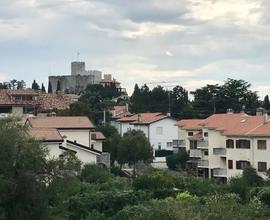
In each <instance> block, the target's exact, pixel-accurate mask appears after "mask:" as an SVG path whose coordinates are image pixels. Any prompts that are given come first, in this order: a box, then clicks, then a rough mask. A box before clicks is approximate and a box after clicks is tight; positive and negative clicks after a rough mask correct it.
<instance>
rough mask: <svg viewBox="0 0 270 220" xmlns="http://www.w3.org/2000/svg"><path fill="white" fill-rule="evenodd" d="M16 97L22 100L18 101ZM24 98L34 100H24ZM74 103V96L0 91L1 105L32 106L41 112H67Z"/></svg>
mask: <svg viewBox="0 0 270 220" xmlns="http://www.w3.org/2000/svg"><path fill="white" fill-rule="evenodd" d="M16 96H22V98H19V99H16V98H15V97H16ZM24 96H30V97H32V98H23V97H24ZM74 101H75V99H74V97H73V96H70V95H66V94H63V93H57V94H55V93H44V92H40V91H39V92H37V91H35V90H33V89H14V90H12V89H0V105H32V106H36V107H37V108H38V109H39V111H40V112H48V111H51V110H55V109H57V110H66V109H69V106H70V104H72V103H73V102H74Z"/></svg>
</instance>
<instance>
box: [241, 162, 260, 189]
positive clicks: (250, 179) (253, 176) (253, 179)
mask: <svg viewBox="0 0 270 220" xmlns="http://www.w3.org/2000/svg"><path fill="white" fill-rule="evenodd" d="M243 180H244V181H245V182H246V183H247V184H248V185H249V186H262V185H263V178H262V177H260V176H259V175H258V174H257V172H256V169H255V168H253V167H251V166H248V167H246V168H245V169H244V170H243Z"/></svg>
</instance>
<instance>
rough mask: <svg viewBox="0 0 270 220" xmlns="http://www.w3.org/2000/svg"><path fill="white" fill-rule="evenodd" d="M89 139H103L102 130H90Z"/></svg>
mask: <svg viewBox="0 0 270 220" xmlns="http://www.w3.org/2000/svg"><path fill="white" fill-rule="evenodd" d="M91 139H92V140H105V139H106V138H105V136H104V135H103V134H102V132H99V131H96V132H91Z"/></svg>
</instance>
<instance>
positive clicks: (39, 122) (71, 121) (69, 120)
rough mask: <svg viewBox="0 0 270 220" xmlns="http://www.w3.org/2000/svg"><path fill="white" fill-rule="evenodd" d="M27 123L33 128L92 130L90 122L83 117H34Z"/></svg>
mask: <svg viewBox="0 0 270 220" xmlns="http://www.w3.org/2000/svg"><path fill="white" fill-rule="evenodd" d="M27 121H29V123H30V125H31V126H32V127H33V128H59V129H60V128H66V129H67V128H74V129H79V128H81V129H91V128H94V125H93V124H92V122H91V121H90V120H89V119H88V118H87V117H84V116H65V117H35V118H28V119H27Z"/></svg>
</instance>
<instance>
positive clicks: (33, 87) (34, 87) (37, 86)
mask: <svg viewBox="0 0 270 220" xmlns="http://www.w3.org/2000/svg"><path fill="white" fill-rule="evenodd" d="M32 89H34V90H39V89H40V88H39V85H38V83H37V82H36V80H34V81H33V83H32Z"/></svg>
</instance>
